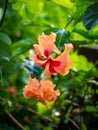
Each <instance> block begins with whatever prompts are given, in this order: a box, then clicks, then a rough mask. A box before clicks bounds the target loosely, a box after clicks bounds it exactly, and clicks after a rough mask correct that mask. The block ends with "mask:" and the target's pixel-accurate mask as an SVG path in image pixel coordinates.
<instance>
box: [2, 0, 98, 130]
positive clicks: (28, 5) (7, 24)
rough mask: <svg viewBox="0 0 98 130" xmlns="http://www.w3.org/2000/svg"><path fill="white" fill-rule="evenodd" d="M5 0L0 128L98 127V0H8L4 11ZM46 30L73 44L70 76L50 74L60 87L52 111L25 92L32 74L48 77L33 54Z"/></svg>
mask: <svg viewBox="0 0 98 130" xmlns="http://www.w3.org/2000/svg"><path fill="white" fill-rule="evenodd" d="M5 1H6V0H0V11H1V14H0V117H2V118H0V130H21V129H22V130H79V129H81V130H95V129H96V128H95V126H97V122H98V46H97V45H98V25H97V24H98V8H97V6H98V0H93V1H92V0H9V1H8V5H7V7H6V9H5V10H6V13H5V14H4V8H5ZM2 16H4V19H2V18H3V17H2ZM1 21H3V24H2V25H1ZM43 32H44V33H45V34H50V33H51V32H54V33H56V35H57V37H56V41H55V44H56V46H57V47H58V49H60V50H61V51H63V50H64V44H65V43H66V44H67V43H72V44H73V46H74V48H73V51H71V53H70V57H71V60H72V69H71V70H70V72H69V74H67V75H66V76H61V75H59V74H58V75H56V76H52V77H51V78H49V80H51V81H53V83H55V84H56V89H59V90H60V96H59V97H58V98H57V100H56V101H55V102H54V103H49V106H51V109H47V108H46V106H45V105H44V104H42V102H40V101H38V100H36V99H35V98H34V99H26V98H25V97H24V95H23V88H24V87H25V85H26V84H27V82H28V78H29V76H32V77H36V78H37V79H38V80H40V79H41V78H45V77H44V76H43V68H41V67H39V66H37V65H36V64H34V63H33V61H31V59H30V54H29V52H30V53H31V52H33V44H35V43H38V36H39V35H41V34H42V33H43ZM93 45H96V47H93ZM81 49H82V51H81ZM86 49H88V50H86ZM33 53H34V52H33ZM32 126H33V127H32Z"/></svg>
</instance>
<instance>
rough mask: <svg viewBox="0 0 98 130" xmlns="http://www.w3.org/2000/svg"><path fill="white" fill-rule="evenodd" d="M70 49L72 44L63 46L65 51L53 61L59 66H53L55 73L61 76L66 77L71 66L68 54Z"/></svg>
mask: <svg viewBox="0 0 98 130" xmlns="http://www.w3.org/2000/svg"><path fill="white" fill-rule="evenodd" d="M72 48H73V45H72V44H70V43H69V44H65V51H64V52H63V53H62V54H61V55H60V56H58V57H57V58H56V59H55V60H57V61H60V64H59V66H54V69H55V71H56V72H57V73H60V74H62V75H66V74H68V73H69V70H70V69H71V64H72V62H71V59H70V55H69V52H70V51H71V49H72Z"/></svg>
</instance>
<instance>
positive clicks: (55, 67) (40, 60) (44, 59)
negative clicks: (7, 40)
mask: <svg viewBox="0 0 98 130" xmlns="http://www.w3.org/2000/svg"><path fill="white" fill-rule="evenodd" d="M55 40H56V34H55V33H51V34H50V35H45V34H42V35H41V36H39V38H38V41H39V44H34V50H35V53H36V54H35V55H32V56H31V59H32V60H34V61H35V63H36V64H37V65H39V66H41V67H43V68H44V69H45V73H46V76H47V77H50V76H51V75H57V73H59V74H61V75H66V74H68V72H69V70H70V69H71V64H72V63H71V59H70V56H69V52H70V51H71V49H72V48H73V45H72V44H71V43H69V44H65V50H64V51H63V52H62V53H61V52H60V50H58V48H57V47H56V45H55ZM51 52H56V53H57V54H59V56H58V57H56V58H53V57H52V56H51Z"/></svg>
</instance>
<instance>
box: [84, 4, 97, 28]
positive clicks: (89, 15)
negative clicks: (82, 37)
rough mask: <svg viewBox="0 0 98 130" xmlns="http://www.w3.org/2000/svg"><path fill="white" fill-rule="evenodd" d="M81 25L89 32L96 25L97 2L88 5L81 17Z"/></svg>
mask: <svg viewBox="0 0 98 130" xmlns="http://www.w3.org/2000/svg"><path fill="white" fill-rule="evenodd" d="M83 24H84V26H85V27H86V29H88V30H91V29H93V28H94V27H95V26H96V25H97V24H98V2H96V3H94V4H92V5H90V6H89V7H88V8H87V10H86V11H85V13H84V15H83Z"/></svg>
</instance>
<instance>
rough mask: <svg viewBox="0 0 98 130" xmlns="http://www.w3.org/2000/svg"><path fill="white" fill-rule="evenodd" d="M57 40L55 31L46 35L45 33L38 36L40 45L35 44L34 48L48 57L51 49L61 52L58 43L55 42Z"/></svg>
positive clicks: (41, 54)
mask: <svg viewBox="0 0 98 130" xmlns="http://www.w3.org/2000/svg"><path fill="white" fill-rule="evenodd" d="M55 40H56V34H55V33H51V34H50V35H45V34H44V33H43V34H42V35H41V36H39V38H38V41H39V45H37V44H34V50H35V51H36V54H38V55H40V56H45V57H48V56H49V55H50V53H51V51H55V52H56V53H58V54H60V51H59V50H58V49H57V47H56V45H55V44H54V42H55Z"/></svg>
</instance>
